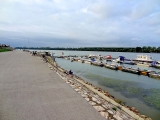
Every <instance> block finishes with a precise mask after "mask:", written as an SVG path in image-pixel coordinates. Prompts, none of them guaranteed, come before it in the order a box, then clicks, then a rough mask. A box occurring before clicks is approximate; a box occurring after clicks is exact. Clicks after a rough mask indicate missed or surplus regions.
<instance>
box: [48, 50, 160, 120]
mask: <svg viewBox="0 0 160 120" xmlns="http://www.w3.org/2000/svg"><path fill="white" fill-rule="evenodd" d="M47 51H49V52H51V53H54V55H55V56H57V55H61V52H63V53H64V55H88V54H94V55H98V54H101V55H103V56H104V55H105V56H106V55H111V56H112V57H118V56H125V57H126V58H127V59H135V58H136V56H137V55H140V54H143V55H144V54H145V55H151V56H152V57H153V59H155V60H158V61H160V54H155V53H124V52H94V51H59V50H47ZM56 61H57V63H58V64H59V65H60V66H61V67H62V68H64V69H66V70H70V69H71V70H72V71H73V73H74V74H76V75H78V76H80V77H82V78H83V79H84V80H85V81H88V82H90V83H92V84H93V85H95V86H97V87H101V88H102V89H104V90H106V91H108V92H109V93H110V94H112V95H113V96H114V97H115V98H118V99H120V100H122V101H123V102H125V104H126V105H128V106H131V107H135V108H136V109H138V111H139V112H140V113H141V114H144V115H146V116H148V117H151V118H152V119H153V120H160V80H157V79H153V78H150V77H147V76H142V75H136V74H131V73H125V72H122V71H115V70H110V69H107V68H104V67H97V66H93V65H90V64H85V63H79V62H70V60H65V59H61V58H56ZM132 67H134V68H138V67H140V66H136V65H132ZM140 68H141V69H149V70H154V71H157V72H160V69H155V68H150V67H142V66H141V67H140Z"/></svg>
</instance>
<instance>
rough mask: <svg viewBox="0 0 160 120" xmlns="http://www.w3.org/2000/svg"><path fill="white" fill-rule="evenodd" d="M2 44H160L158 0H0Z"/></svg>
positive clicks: (159, 1) (91, 45) (104, 45)
mask: <svg viewBox="0 0 160 120" xmlns="http://www.w3.org/2000/svg"><path fill="white" fill-rule="evenodd" d="M0 43H6V44H10V45H11V46H13V47H16V46H22V47H24V46H27V47H28V46H29V47H31V46H33V47H86V46H88V47H93V46H98V47H100V46H102V47H119V46H120V47H137V46H155V47H158V46H160V0H0Z"/></svg>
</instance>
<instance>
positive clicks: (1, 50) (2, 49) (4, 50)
mask: <svg viewBox="0 0 160 120" xmlns="http://www.w3.org/2000/svg"><path fill="white" fill-rule="evenodd" d="M7 51H10V50H9V49H7V48H0V52H7Z"/></svg>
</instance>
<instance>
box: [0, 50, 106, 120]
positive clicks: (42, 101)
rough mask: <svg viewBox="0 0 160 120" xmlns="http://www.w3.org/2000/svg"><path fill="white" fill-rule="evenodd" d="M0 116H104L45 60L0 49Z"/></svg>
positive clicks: (62, 119) (95, 119) (93, 119)
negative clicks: (50, 67) (51, 68)
mask: <svg viewBox="0 0 160 120" xmlns="http://www.w3.org/2000/svg"><path fill="white" fill-rule="evenodd" d="M0 120H105V118H103V117H102V116H101V115H100V114H99V113H98V112H97V111H96V110H95V109H94V108H93V107H92V106H91V105H90V104H88V102H87V101H86V100H85V99H84V98H83V97H82V96H81V95H80V94H78V93H77V92H76V91H74V90H73V89H72V88H71V87H70V86H69V85H68V84H66V83H65V81H64V80H62V79H61V78H60V77H59V76H58V75H57V74H56V73H55V72H54V71H53V70H50V69H49V67H48V66H47V64H46V63H44V62H43V61H42V60H40V59H39V58H37V57H34V56H31V55H30V54H29V53H27V52H23V51H18V50H17V51H12V52H4V53H0Z"/></svg>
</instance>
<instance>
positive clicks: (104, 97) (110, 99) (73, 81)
mask: <svg viewBox="0 0 160 120" xmlns="http://www.w3.org/2000/svg"><path fill="white" fill-rule="evenodd" d="M46 58H47V62H48V66H49V68H50V69H52V70H54V71H55V72H56V73H57V74H58V75H59V76H60V77H61V78H62V79H63V80H65V82H66V83H67V84H69V85H70V86H71V87H72V88H74V87H75V86H76V88H75V90H76V91H77V92H79V93H80V90H81V88H82V86H83V87H84V86H85V89H86V88H87V89H88V90H89V91H90V92H91V95H93V93H94V94H97V95H98V96H99V97H98V99H101V100H97V101H105V102H107V103H110V105H111V106H112V107H110V109H109V111H112V112H116V113H117V114H115V113H112V112H111V113H109V112H108V111H107V110H108V107H106V104H105V103H104V104H102V102H101V104H98V106H97V104H95V101H94V100H92V99H88V98H87V96H86V95H85V94H82V97H84V98H85V99H86V100H87V101H88V102H89V103H90V104H91V105H92V106H93V107H94V108H95V109H97V111H98V112H100V114H101V115H102V116H103V117H105V118H106V117H107V118H108V117H112V118H114V117H115V118H116V116H117V118H119V116H120V114H119V111H121V112H122V111H123V112H124V113H123V114H128V116H127V117H128V118H129V119H138V120H151V118H148V117H147V116H145V115H141V114H140V113H139V112H138V110H136V108H134V107H129V106H125V105H121V104H119V103H117V102H116V100H118V99H116V98H114V96H112V95H110V94H109V93H108V92H107V91H104V90H102V89H101V88H97V87H95V86H93V85H92V84H91V83H88V82H86V81H85V80H83V79H82V78H80V77H78V76H76V75H73V76H72V77H69V76H67V71H66V70H65V69H63V68H61V67H60V66H58V64H57V63H56V62H55V61H52V58H51V57H49V56H47V57H46ZM79 84H81V85H79ZM88 96H89V95H88ZM92 97H93V96H92ZM93 99H94V98H93ZM97 107H99V108H97ZM100 107H101V110H99V109H100ZM113 109H116V110H113ZM104 111H105V112H104ZM113 114H114V115H113ZM118 115H119V116H118ZM113 116H114V117H113ZM119 119H120V118H119ZM121 119H122V118H121ZM121 119H120V120H121Z"/></svg>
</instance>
